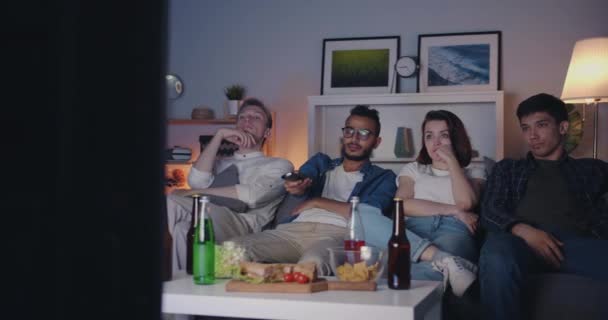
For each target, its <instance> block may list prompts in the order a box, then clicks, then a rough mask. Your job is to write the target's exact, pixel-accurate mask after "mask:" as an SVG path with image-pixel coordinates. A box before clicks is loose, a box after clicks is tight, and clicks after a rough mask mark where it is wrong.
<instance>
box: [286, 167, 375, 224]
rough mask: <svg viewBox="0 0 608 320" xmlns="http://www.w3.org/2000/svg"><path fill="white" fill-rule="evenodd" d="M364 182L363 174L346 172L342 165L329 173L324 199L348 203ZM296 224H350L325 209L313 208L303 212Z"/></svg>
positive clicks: (324, 187)
mask: <svg viewBox="0 0 608 320" xmlns="http://www.w3.org/2000/svg"><path fill="white" fill-rule="evenodd" d="M362 180H363V174H362V173H361V172H359V171H353V172H346V171H344V167H343V166H342V165H340V166H337V167H336V168H334V169H333V170H331V171H328V172H327V174H326V176H325V185H324V186H323V193H322V194H321V195H322V196H323V198H328V199H333V200H336V201H341V202H347V201H348V200H349V199H348V197H349V196H350V194H351V193H352V192H353V189H354V188H355V185H356V184H357V183H358V182H360V181H362ZM294 222H318V223H325V224H331V225H335V226H338V227H346V225H347V224H348V222H347V221H346V218H344V217H342V216H341V215H339V214H337V213H334V212H331V211H327V210H324V209H319V208H313V209H308V210H305V211H302V213H300V215H298V217H297V218H296V219H295V220H294Z"/></svg>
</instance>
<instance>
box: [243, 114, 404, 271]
mask: <svg viewBox="0 0 608 320" xmlns="http://www.w3.org/2000/svg"><path fill="white" fill-rule="evenodd" d="M381 141H382V138H381V137H380V119H379V117H378V111H377V110H373V109H370V108H369V107H368V106H364V105H358V106H356V107H354V108H353V109H352V110H351V111H350V116H349V117H348V118H347V119H346V122H345V125H344V128H342V150H341V157H340V158H337V159H331V158H330V157H329V156H327V155H326V154H322V153H318V154H316V155H314V156H313V157H312V158H310V159H309V160H308V161H307V162H306V163H305V164H304V165H303V166H302V167H301V168H300V170H299V173H300V175H301V176H302V178H300V179H299V180H297V181H288V180H286V181H285V183H284V186H285V189H286V190H287V192H288V193H289V195H288V197H290V198H289V199H288V200H290V201H299V204H298V205H297V206H296V207H295V209H293V211H292V212H291V214H292V217H291V219H287V221H278V223H279V224H278V226H277V228H276V229H273V230H266V231H263V232H260V233H256V234H250V235H246V236H244V237H239V238H236V239H232V240H233V241H235V242H237V243H238V244H240V245H242V246H244V247H245V248H246V252H247V254H248V256H249V258H250V259H251V260H254V261H262V262H273V263H278V262H284V263H295V262H305V261H308V262H315V263H316V264H317V268H318V271H319V273H320V274H321V275H329V274H330V273H331V268H330V267H329V264H328V251H327V248H329V247H341V246H343V243H344V242H343V241H344V234H345V233H346V226H347V221H348V218H349V217H350V204H349V202H348V200H349V199H350V198H351V197H353V196H357V197H359V199H360V206H359V208H360V210H366V208H372V209H373V210H376V211H377V210H380V211H382V212H384V213H385V214H386V215H387V216H390V212H389V211H390V207H391V204H392V199H393V196H394V195H395V191H396V185H395V174H394V173H393V172H392V171H391V170H386V169H382V168H380V167H378V166H376V165H373V164H371V162H370V156H371V154H372V151H373V150H374V149H375V148H377V147H378V145H380V142H381ZM290 220H292V221H290Z"/></svg>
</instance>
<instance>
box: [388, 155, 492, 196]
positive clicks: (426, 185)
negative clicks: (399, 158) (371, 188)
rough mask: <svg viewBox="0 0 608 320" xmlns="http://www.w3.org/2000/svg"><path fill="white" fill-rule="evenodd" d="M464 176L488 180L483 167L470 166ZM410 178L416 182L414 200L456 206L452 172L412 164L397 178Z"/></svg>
mask: <svg viewBox="0 0 608 320" xmlns="http://www.w3.org/2000/svg"><path fill="white" fill-rule="evenodd" d="M464 175H465V176H466V177H467V178H468V179H469V180H470V179H483V180H485V179H486V171H485V169H484V168H483V165H481V164H480V165H469V166H468V167H466V168H465V169H464ZM402 176H405V177H410V178H411V179H412V180H414V198H415V199H421V200H430V201H434V202H439V203H445V204H456V202H455V201H454V195H453V193H452V180H451V178H450V172H449V171H447V170H439V169H435V168H433V167H432V166H431V165H430V164H419V163H418V162H410V163H408V164H406V165H405V166H403V168H401V171H400V172H399V176H398V177H397V187H399V177H402Z"/></svg>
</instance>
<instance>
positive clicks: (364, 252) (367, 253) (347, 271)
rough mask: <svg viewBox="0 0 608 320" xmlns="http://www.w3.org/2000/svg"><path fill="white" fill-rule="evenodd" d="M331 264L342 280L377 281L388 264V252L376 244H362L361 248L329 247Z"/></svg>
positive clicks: (336, 274) (335, 273)
mask: <svg viewBox="0 0 608 320" xmlns="http://www.w3.org/2000/svg"><path fill="white" fill-rule="evenodd" d="M327 250H328V251H329V265H330V266H331V270H332V271H333V273H334V275H335V276H336V277H337V278H338V279H339V280H340V281H349V282H355V281H377V280H378V278H380V277H381V276H382V274H383V271H384V267H385V265H386V257H385V256H386V252H385V251H384V250H382V249H380V248H378V247H374V246H362V247H361V248H360V249H359V250H345V249H344V248H337V247H336V248H327Z"/></svg>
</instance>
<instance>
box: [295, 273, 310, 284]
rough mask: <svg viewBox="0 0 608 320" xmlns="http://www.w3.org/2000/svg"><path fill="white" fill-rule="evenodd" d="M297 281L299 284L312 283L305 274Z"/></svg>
mask: <svg viewBox="0 0 608 320" xmlns="http://www.w3.org/2000/svg"><path fill="white" fill-rule="evenodd" d="M296 281H297V282H298V283H308V282H309V281H310V279H309V278H308V277H307V276H306V275H305V274H300V275H299V276H298V277H297V278H296Z"/></svg>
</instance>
